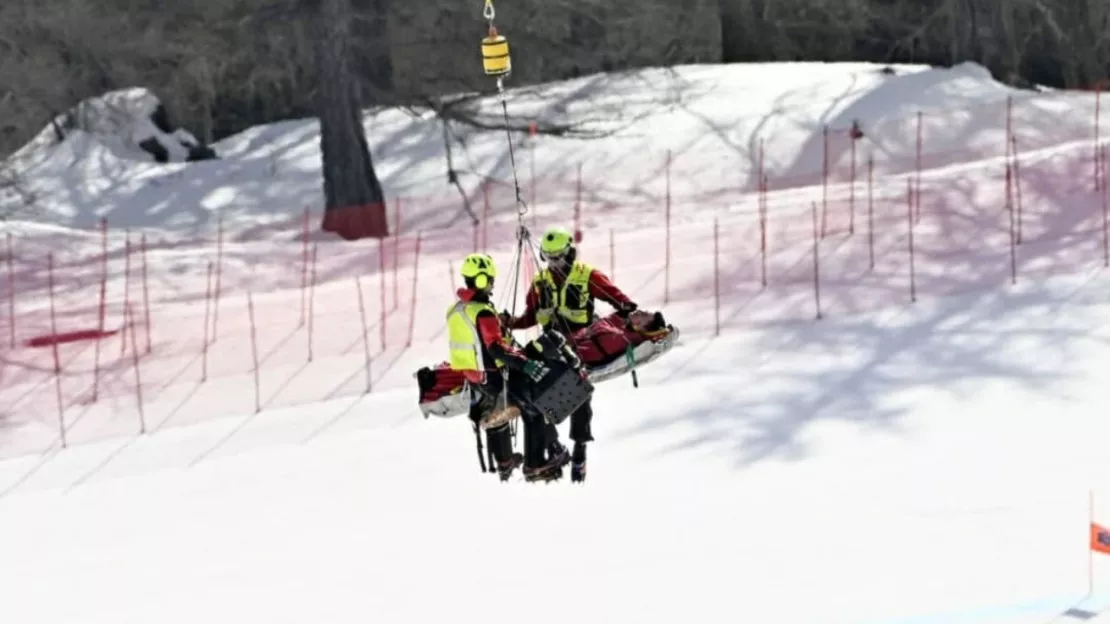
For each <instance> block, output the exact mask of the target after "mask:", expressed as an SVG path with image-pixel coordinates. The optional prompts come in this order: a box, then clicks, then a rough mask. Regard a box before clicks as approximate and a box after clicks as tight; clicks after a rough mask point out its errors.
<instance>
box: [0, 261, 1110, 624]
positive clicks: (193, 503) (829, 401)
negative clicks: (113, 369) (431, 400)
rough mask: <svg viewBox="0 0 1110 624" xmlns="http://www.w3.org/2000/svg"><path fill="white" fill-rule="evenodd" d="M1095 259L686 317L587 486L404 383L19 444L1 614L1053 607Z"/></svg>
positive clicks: (608, 416) (1072, 601) (63, 617)
mask: <svg viewBox="0 0 1110 624" xmlns="http://www.w3.org/2000/svg"><path fill="white" fill-rule="evenodd" d="M1107 279H1108V278H1107V277H1106V276H1105V275H1099V276H1097V277H1085V278H1080V279H1070V280H1058V281H1055V282H1053V283H1052V284H1051V285H1045V286H1042V287H1037V288H1032V287H1030V288H1021V289H1018V290H1016V291H1014V292H1010V293H995V294H988V295H980V296H968V297H964V298H953V299H949V300H946V301H944V302H942V303H936V304H932V305H919V306H917V307H913V308H909V307H906V308H904V309H901V310H892V311H890V312H888V313H886V314H881V315H872V316H868V317H854V318H843V319H829V320H827V321H825V322H823V323H822V324H808V323H807V324H798V325H795V326H792V327H784V328H779V329H775V330H762V331H748V332H738V333H735V334H733V335H730V336H729V337H728V338H721V339H717V340H696V341H690V342H689V343H688V344H686V345H684V346H683V347H680V348H678V349H676V350H675V351H674V352H672V354H671V355H670V356H669V358H668V359H667V360H666V361H660V362H659V363H657V364H656V365H654V366H652V367H650V368H647V369H644V371H643V372H642V376H641V388H640V389H638V390H635V389H632V388H631V385H630V384H627V383H625V382H624V381H614V382H609V383H607V384H605V385H604V386H602V387H601V388H600V389H599V394H598V397H597V400H596V403H595V405H596V411H597V414H598V416H597V420H596V434H595V435H596V437H597V439H598V441H597V442H596V443H595V444H594V449H593V454H592V456H591V464H590V469H591V476H590V480H589V482H588V483H587V484H586V485H585V486H584V487H577V486H571V484H569V483H560V484H555V485H549V486H529V485H528V484H524V483H510V484H507V485H502V484H500V483H498V482H497V481H496V478H495V477H493V476H482V475H480V474H479V473H478V470H477V462H476V460H475V457H474V450H473V445H472V437H471V435H470V432H469V430H468V427H467V425H466V422H465V421H464V420H461V419H455V420H448V421H442V420H433V421H424V420H423V419H421V418H420V417H419V416H418V415H417V414H416V413H415V410H414V409H413V406H412V403H411V401H412V398H413V394H414V393H413V392H410V391H408V390H405V391H400V390H399V391H390V392H383V393H375V394H372V395H370V396H368V397H365V398H348V399H336V400H333V401H330V402H325V403H320V404H316V405H311V406H306V407H304V408H300V409H284V410H272V411H267V412H264V413H262V414H260V415H257V416H239V417H234V418H227V419H220V420H217V421H209V422H207V423H203V424H198V425H195V426H192V427H185V428H176V429H168V430H165V431H158V432H156V433H154V434H152V435H148V436H146V437H143V438H131V439H126V440H114V441H111V442H103V443H99V444H89V445H83V446H82V447H79V448H74V449H71V450H68V451H65V452H62V453H58V454H53V455H50V456H47V457H34V458H26V459H23V460H19V461H9V462H6V463H4V464H0V480H2V483H0V487H4V488H5V489H6V492H7V495H6V496H5V497H4V498H2V499H0V551H2V552H4V553H5V559H6V560H7V561H9V562H17V563H16V564H15V565H10V566H4V568H3V571H2V572H0V581H2V584H3V586H4V587H5V588H6V589H7V590H8V591H6V592H5V594H6V597H5V600H4V604H3V606H2V607H0V612H4V613H8V614H11V615H12V616H13V617H12V619H13V620H18V621H21V622H54V621H73V620H75V619H80V620H81V621H97V622H99V621H104V622H148V621H151V620H154V619H157V620H159V621H164V622H196V621H198V620H204V621H215V622H235V621H242V620H244V619H249V620H251V621H265V622H297V621H305V620H308V619H311V620H314V621H334V622H347V621H359V620H365V619H366V618H374V619H383V620H388V621H429V620H434V619H442V618H448V617H452V616H454V617H457V616H458V615H459V614H462V613H465V614H467V616H468V617H471V616H472V617H475V618H477V617H485V612H484V611H482V609H483V608H486V607H487V605H488V604H489V601H490V600H497V601H504V602H503V603H500V604H501V605H502V606H501V607H499V609H501V610H503V611H504V612H512V613H521V612H525V611H529V612H531V613H532V614H534V617H535V619H536V621H537V622H558V621H565V620H566V618H568V617H571V616H572V615H573V616H574V617H576V618H578V619H579V621H586V622H604V621H613V620H614V619H619V620H621V621H632V620H635V621H648V622H665V621H674V620H677V619H686V618H696V619H699V620H704V621H713V622H726V621H774V622H875V623H880V622H881V623H886V622H922V623H924V622H937V623H940V622H952V621H959V622H1007V623H1017V622H1029V623H1037V624H1040V623H1042V622H1046V621H1049V619H1050V617H1051V616H1053V615H1055V614H1058V613H1061V612H1062V611H1063V610H1065V609H1067V608H1069V607H1072V606H1074V605H1076V604H1078V603H1080V601H1081V599H1083V598H1084V595H1085V594H1086V592H1087V552H1086V538H1087V533H1086V522H1087V519H1088V515H1087V514H1088V510H1087V490H1088V488H1089V487H1094V488H1096V496H1099V494H1102V498H1097V499H1096V500H1102V501H1103V504H1101V505H1100V506H1099V508H1100V510H1101V511H1102V513H1103V514H1110V503H1108V502H1107V501H1110V498H1107V497H1110V487H1107V486H1108V485H1110V484H1108V483H1107V480H1106V475H1107V474H1110V473H1108V469H1110V460H1108V459H1107V455H1106V452H1105V444H1104V440H1105V436H1106V434H1107V433H1110V425H1108V424H1107V422H1106V419H1105V414H1104V411H1105V410H1104V409H1103V398H1104V397H1103V390H1102V388H1103V387H1104V384H1103V381H1104V379H1103V377H1104V371H1105V370H1106V369H1107V365H1108V362H1107V360H1106V358H1107V356H1108V355H1107V354H1108V353H1110V351H1108V349H1107V341H1108V340H1110V333H1108V332H1110V326H1108V325H1107V324H1106V322H1105V319H1106V318H1108V315H1110V295H1107V292H1110V289H1108V288H1107V286H1108V285H1110V282H1108V281H1107ZM1103 517H1105V515H1104V516H1103ZM532 543H534V544H535V545H536V552H535V554H534V555H532V554H531V553H530V552H529V549H528V545H529V544H532ZM531 556H534V557H535V563H533V564H531V565H529V564H527V563H525V562H527V561H529V557H531ZM1097 564H1098V567H1097V569H1096V572H1097V573H1098V574H1099V576H1098V577H1097V579H1096V580H1097V581H1098V583H1099V585H1098V589H1099V591H1098V592H1096V595H1095V596H1094V597H1093V598H1091V599H1089V600H1086V601H1084V602H1083V606H1085V607H1086V608H1089V609H1096V610H1097V609H1100V608H1102V607H1103V606H1104V605H1105V604H1106V603H1105V599H1107V598H1110V593H1108V592H1106V591H1102V590H1103V589H1104V588H1105V587H1106V582H1107V581H1106V579H1107V578H1110V577H1108V576H1107V575H1106V574H1105V573H1103V571H1104V570H1105V568H1106V564H1105V563H1103V562H1101V561H1099V562H1097ZM493 588H496V589H495V590H494V591H491V589H493ZM63 596H64V598H60V597H63ZM537 605H543V608H537ZM480 614H482V615H480ZM1062 621H1063V620H1062Z"/></svg>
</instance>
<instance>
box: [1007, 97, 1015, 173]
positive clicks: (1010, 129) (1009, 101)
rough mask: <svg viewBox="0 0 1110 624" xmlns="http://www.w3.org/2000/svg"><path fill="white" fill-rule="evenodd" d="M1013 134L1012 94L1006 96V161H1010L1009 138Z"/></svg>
mask: <svg viewBox="0 0 1110 624" xmlns="http://www.w3.org/2000/svg"><path fill="white" fill-rule="evenodd" d="M1013 136H1014V96H1012V95H1010V96H1006V162H1009V161H1010V148H1011V147H1012V145H1013V144H1012V143H1011V142H1010V138H1011V137H1013Z"/></svg>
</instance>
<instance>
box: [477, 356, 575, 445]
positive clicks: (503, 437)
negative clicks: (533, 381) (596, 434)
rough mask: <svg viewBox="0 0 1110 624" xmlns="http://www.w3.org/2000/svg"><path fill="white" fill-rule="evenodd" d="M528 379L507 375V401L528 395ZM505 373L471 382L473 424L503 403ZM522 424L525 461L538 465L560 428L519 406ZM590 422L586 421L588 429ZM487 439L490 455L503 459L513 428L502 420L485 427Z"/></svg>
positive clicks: (517, 399) (494, 373) (510, 440)
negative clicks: (491, 426)
mask: <svg viewBox="0 0 1110 624" xmlns="http://www.w3.org/2000/svg"><path fill="white" fill-rule="evenodd" d="M528 383H530V382H529V381H528V379H527V378H526V377H524V375H521V374H519V373H518V374H512V375H509V392H508V400H509V402H510V403H519V401H520V397H524V396H528V393H527V391H528V389H527V387H526V385H527V384H528ZM504 384H505V380H504V377H503V376H502V375H501V374H500V373H497V372H490V373H487V375H486V383H485V384H482V385H480V386H479V385H477V384H471V386H470V387H471V401H470V414H469V416H470V420H471V421H472V422H474V423H475V424H477V423H479V422H481V420H482V419H483V418H485V416H486V415H488V414H490V413H491V412H493V411H494V410H495V409H497V408H499V407H502V405H501V404H502V402H503V400H504V396H505V395H504V387H505V385H504ZM522 411H523V415H522V416H521V419H520V420H521V426H522V428H523V434H524V465H525V466H528V467H537V466H541V465H543V464H544V463H545V461H546V460H545V457H544V454H545V453H546V451H547V449H548V448H550V447H551V446H552V445H554V444H555V443H557V442H558V441H559V431H558V430H557V429H556V428H555V425H552V424H551V423H549V422H547V421H545V420H544V419H543V418H541V417H539V416H534V415H532V414H531V413H530V412H529V410H527V409H525V410H522ZM588 431H589V423H588V421H587V432H588ZM486 443H487V444H488V445H489V448H490V450H492V451H493V457H494V459H495V460H496V461H498V462H505V461H508V460H509V459H510V457H511V456H512V449H513V444H512V429H511V427H510V425H508V424H505V425H502V426H500V427H496V428H494V429H487V430H486Z"/></svg>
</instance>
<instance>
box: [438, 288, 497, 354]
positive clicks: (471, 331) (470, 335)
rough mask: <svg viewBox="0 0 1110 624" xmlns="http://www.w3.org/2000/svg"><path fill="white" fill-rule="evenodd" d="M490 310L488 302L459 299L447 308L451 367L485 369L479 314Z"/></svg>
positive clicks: (492, 309) (491, 309)
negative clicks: (479, 332)
mask: <svg viewBox="0 0 1110 624" xmlns="http://www.w3.org/2000/svg"><path fill="white" fill-rule="evenodd" d="M484 310H489V311H490V312H493V313H495V314H496V310H494V308H493V306H492V305H490V304H488V303H476V302H473V301H472V302H470V303H466V302H463V301H458V302H456V303H455V304H454V305H452V306H451V307H450V308H448V309H447V348H448V349H449V351H450V354H451V358H450V361H451V368H453V369H455V370H460V371H484V370H486V362H485V359H484V358H483V356H482V337H481V336H480V335H479V334H478V314H479V313H480V312H482V311H484Z"/></svg>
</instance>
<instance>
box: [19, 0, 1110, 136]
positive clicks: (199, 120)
mask: <svg viewBox="0 0 1110 624" xmlns="http://www.w3.org/2000/svg"><path fill="white" fill-rule="evenodd" d="M343 1H344V2H345V3H347V4H348V5H349V7H348V8H349V14H348V15H347V17H345V18H344V19H349V26H350V32H351V36H352V39H351V43H350V46H351V56H352V61H351V68H350V69H351V74H350V75H351V76H352V78H351V80H353V81H354V82H355V84H353V85H351V86H352V89H354V92H355V93H356V94H357V99H358V101H359V102H360V103H361V105H363V106H366V107H371V106H376V105H392V104H399V103H400V104H405V103H409V104H414V103H415V104H421V103H426V102H428V101H433V100H434V99H435V98H436V97H437V96H440V95H443V94H456V93H460V92H467V91H470V90H474V89H487V90H488V89H489V87H490V83H489V81H488V80H487V79H484V78H483V77H482V76H481V69H480V68H481V64H480V58H479V47H478V43H479V40H480V38H481V37H482V36H483V34H484V31H485V24H484V22H483V20H482V17H481V10H482V3H481V1H480V0H466V1H462V0H343ZM318 2H319V0H316V4H318ZM313 4H314V3H313V0H173V2H166V1H165V0H97V1H96V2H89V1H88V0H5V1H4V2H3V3H0V156H2V155H5V154H8V153H10V152H11V151H12V150H14V149H16V148H18V147H19V146H20V145H22V144H23V143H24V142H25V141H27V140H28V139H29V138H30V137H31V136H33V135H34V134H35V133H37V132H38V131H39V130H40V129H41V128H42V127H43V126H44V125H45V124H46V123H47V122H48V121H49V120H50V119H51V117H52V116H54V115H57V114H60V113H63V112H65V111H66V110H67V109H69V108H70V107H72V106H73V105H74V104H76V103H77V102H78V101H80V100H81V99H82V98H85V97H88V96H92V95H97V94H100V93H103V92H105V91H108V90H112V89H117V88H123V87H131V86H144V87H148V88H150V89H151V90H153V91H154V92H155V93H156V94H157V95H158V96H159V97H160V98H161V99H162V100H163V101H164V103H165V104H166V107H167V109H168V110H169V113H170V116H171V117H172V119H173V121H174V122H175V123H176V124H177V125H180V126H182V127H184V128H187V129H189V130H190V131H192V132H194V133H195V134H196V135H197V136H198V137H199V138H200V139H201V140H202V141H205V142H210V141H214V140H218V139H220V138H222V137H224V136H227V135H229V134H233V133H235V132H238V131H240V130H242V129H244V128H246V127H249V126H252V125H256V124H259V123H264V122H270V121H275V120H280V119H289V118H298V117H306V116H311V115H314V114H315V110H314V102H315V101H316V98H317V95H318V93H317V91H318V90H319V86H318V85H319V84H320V82H321V81H320V80H318V79H317V78H318V76H317V75H316V72H315V70H314V53H316V52H317V51H314V47H313V33H314V32H319V30H318V29H316V28H314V27H313V25H312V23H311V22H312V20H311V19H310V16H309V13H311V11H312V6H313ZM495 6H497V9H498V16H497V18H498V24H499V25H500V26H501V29H502V31H503V32H504V33H505V34H506V35H507V36H509V38H510V41H511V42H512V45H513V54H514V65H515V68H516V71H515V72H514V75H513V79H512V84H514V85H520V84H528V83H535V82H540V81H547V80H555V79H561V78H566V77H572V76H579V75H584V74H590V73H594V72H597V71H603V70H620V69H630V68H636V67H644V66H669V65H675V64H683V63H714V62H722V61H723V62H754V61H794V60H812V61H845V60H856V61H873V62H881V63H928V64H934V65H951V64H955V63H959V62H962V61H968V60H970V61H975V62H978V63H981V64H983V65H985V66H986V67H988V68H989V69H990V70H991V71H992V73H993V74H994V75H995V77H996V78H997V79H999V80H1002V81H1004V82H1007V83H1010V84H1015V85H1022V84H1028V83H1038V84H1045V85H1049V86H1055V87H1064V88H1087V87H1091V86H1092V85H1095V84H1097V83H1098V82H1099V81H1101V80H1102V79H1103V78H1105V77H1106V68H1107V65H1108V61H1110V24H1108V23H1107V22H1108V17H1110V0H1004V1H999V0H684V1H683V2H674V1H673V0H620V1H619V2H618V1H615V0H573V1H572V0H501V2H499V3H496V5H495ZM348 8H345V9H344V11H347V10H348Z"/></svg>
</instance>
